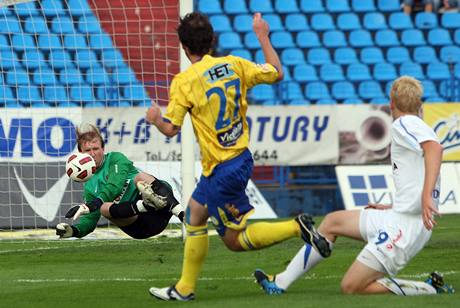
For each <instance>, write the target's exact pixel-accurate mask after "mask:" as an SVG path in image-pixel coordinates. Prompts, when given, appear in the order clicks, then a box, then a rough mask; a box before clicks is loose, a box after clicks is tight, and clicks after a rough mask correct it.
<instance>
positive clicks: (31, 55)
mask: <svg viewBox="0 0 460 308" xmlns="http://www.w3.org/2000/svg"><path fill="white" fill-rule="evenodd" d="M21 63H22V65H23V66H24V67H25V68H26V69H27V70H31V69H36V68H38V67H40V66H48V65H47V64H46V62H45V56H44V55H43V53H42V52H41V51H40V50H39V49H28V50H25V51H24V53H23V54H22V60H21Z"/></svg>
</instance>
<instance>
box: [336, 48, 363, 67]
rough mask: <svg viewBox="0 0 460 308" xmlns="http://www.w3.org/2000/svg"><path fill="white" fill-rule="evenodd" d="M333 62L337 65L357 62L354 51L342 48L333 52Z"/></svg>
mask: <svg viewBox="0 0 460 308" xmlns="http://www.w3.org/2000/svg"><path fill="white" fill-rule="evenodd" d="M334 62H335V63H337V64H351V63H356V62H358V58H357V57H356V51H355V50H354V49H353V48H349V47H343V48H337V49H335V50H334Z"/></svg>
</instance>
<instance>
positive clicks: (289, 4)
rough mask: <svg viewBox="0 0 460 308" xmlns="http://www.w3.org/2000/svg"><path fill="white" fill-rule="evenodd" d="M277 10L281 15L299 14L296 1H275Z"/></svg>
mask: <svg viewBox="0 0 460 308" xmlns="http://www.w3.org/2000/svg"><path fill="white" fill-rule="evenodd" d="M275 10H276V12H278V13H280V14H288V13H298V12H299V7H298V6H297V1H296V0H275Z"/></svg>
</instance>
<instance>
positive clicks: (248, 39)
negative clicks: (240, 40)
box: [238, 32, 261, 49]
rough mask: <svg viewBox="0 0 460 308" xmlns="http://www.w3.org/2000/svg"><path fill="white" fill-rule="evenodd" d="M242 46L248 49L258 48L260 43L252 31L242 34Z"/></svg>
mask: <svg viewBox="0 0 460 308" xmlns="http://www.w3.org/2000/svg"><path fill="white" fill-rule="evenodd" d="M244 46H246V48H249V49H259V48H261V47H260V43H259V40H258V39H257V36H256V35H255V33H254V32H248V33H246V34H245V35H244ZM238 48H240V47H238Z"/></svg>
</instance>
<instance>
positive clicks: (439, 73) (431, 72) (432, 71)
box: [426, 62, 451, 80]
mask: <svg viewBox="0 0 460 308" xmlns="http://www.w3.org/2000/svg"><path fill="white" fill-rule="evenodd" d="M426 75H427V77H428V79H431V80H441V79H448V78H450V77H451V76H450V72H449V66H448V65H447V64H445V63H442V62H431V63H428V67H427V70H426Z"/></svg>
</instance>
